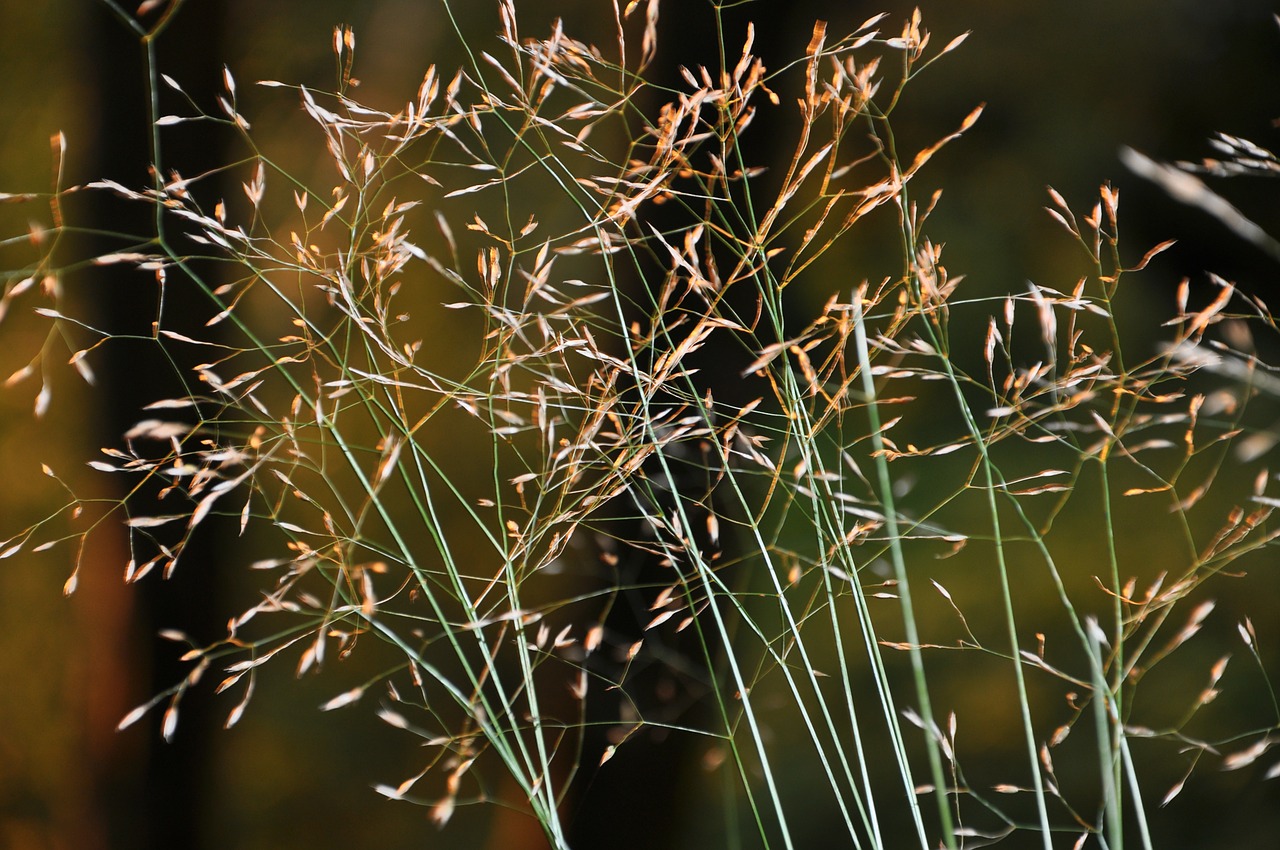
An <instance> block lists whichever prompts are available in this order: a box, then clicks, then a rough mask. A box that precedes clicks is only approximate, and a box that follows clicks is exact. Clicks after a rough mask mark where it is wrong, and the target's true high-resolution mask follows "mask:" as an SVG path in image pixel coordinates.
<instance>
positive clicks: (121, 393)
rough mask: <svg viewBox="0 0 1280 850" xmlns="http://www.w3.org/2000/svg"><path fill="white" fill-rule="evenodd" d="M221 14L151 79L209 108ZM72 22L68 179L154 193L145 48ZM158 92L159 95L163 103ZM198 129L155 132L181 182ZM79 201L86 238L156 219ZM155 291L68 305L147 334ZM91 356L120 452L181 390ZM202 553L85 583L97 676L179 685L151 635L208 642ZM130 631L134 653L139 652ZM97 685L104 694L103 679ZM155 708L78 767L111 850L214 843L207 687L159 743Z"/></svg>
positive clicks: (147, 370)
mask: <svg viewBox="0 0 1280 850" xmlns="http://www.w3.org/2000/svg"><path fill="white" fill-rule="evenodd" d="M166 5H167V4H166ZM224 15H225V10H224V8H223V6H222V5H221V4H217V3H189V4H187V5H186V6H185V7H184V8H182V9H180V10H179V11H178V13H177V15H176V16H175V18H174V20H173V22H172V25H171V26H170V28H169V29H168V30H166V31H165V32H164V33H163V34H162V35H161V36H160V37H159V38H158V40H157V42H156V48H157V55H158V58H159V66H160V70H161V71H162V72H163V73H167V74H169V75H170V76H172V77H173V78H175V79H178V80H182V81H183V87H184V89H185V90H186V91H187V92H188V93H189V94H190V95H191V96H192V97H193V98H194V99H195V100H196V102H197V103H200V104H201V105H202V106H205V107H207V108H215V107H214V103H215V96H216V95H217V94H218V93H220V91H221V74H220V59H221V57H222V56H223V54H224V46H225V45H224V36H225V27H224V25H223V17H224ZM156 18H157V14H156V13H154V12H153V13H151V14H150V15H148V16H147V17H146V18H145V19H144V21H143V22H144V24H151V23H153V22H154V21H155V20H156ZM81 20H82V22H83V26H85V27H86V28H87V32H86V33H85V34H84V35H83V39H84V42H85V43H86V44H87V45H88V51H87V52H88V54H89V57H88V58H89V63H90V71H91V76H90V77H89V79H90V80H91V85H92V86H93V87H94V88H93V90H92V92H91V93H88V94H87V95H86V101H87V103H88V104H90V108H91V109H95V110H96V113H97V114H96V116H95V117H96V119H97V136H96V144H94V145H93V146H92V151H91V153H90V156H89V159H88V161H86V162H82V163H79V164H78V167H77V172H78V173H79V174H87V175H89V178H88V179H102V178H110V179H113V180H116V181H118V182H120V183H122V184H124V185H126V186H129V187H142V186H148V185H151V183H152V179H153V178H152V177H151V176H150V173H149V168H150V165H151V152H150V148H149V128H148V114H147V102H146V96H147V90H146V73H147V72H146V61H145V53H144V47H143V45H142V44H140V42H139V38H138V36H137V34H136V33H135V32H132V31H130V30H129V29H128V28H127V27H126V26H124V25H123V24H122V22H120V21H119V20H117V19H115V18H114V17H113V16H112V15H111V14H110V12H109V11H108V10H107V9H106V8H105V7H104V6H103V5H101V4H93V6H92V13H89V14H85V15H82V16H81ZM170 94H171V93H170ZM164 95H165V93H164V92H162V93H161V96H162V98H163V97H164ZM162 102H163V100H162ZM198 126H199V127H201V128H202V129H201V130H200V131H199V134H198V135H197V134H166V139H165V146H164V150H163V157H164V162H165V163H166V164H167V165H168V166H174V167H178V168H179V169H180V170H181V171H182V172H183V173H184V174H198V173H201V172H203V171H204V170H206V169H208V168H210V167H212V166H214V165H216V164H218V163H219V162H220V161H221V157H222V153H223V148H222V145H220V144H219V143H218V139H217V137H216V136H215V135H213V134H211V133H210V132H209V130H208V127H209V125H207V124H201V125H198ZM170 136H172V138H170ZM206 188H208V187H206ZM85 202H86V208H85V210H84V217H83V218H82V219H81V222H80V223H82V224H83V226H85V227H87V228H90V229H92V230H94V231H96V232H101V233H116V234H118V233H127V234H139V235H142V234H148V233H151V232H152V231H153V224H152V215H153V211H152V210H151V209H149V208H147V207H146V206H145V205H142V204H138V203H126V202H124V201H122V200H120V199H117V198H114V197H110V196H107V195H106V194H105V193H89V194H88V195H86V196H85ZM86 249H87V250H91V251H93V252H94V253H95V254H98V253H102V252H106V251H115V250H121V249H122V245H121V244H120V242H119V241H117V240H113V239H111V238H101V239H99V240H96V241H95V242H94V243H93V244H90V245H87V246H86ZM184 283H185V281H183V280H181V279H180V278H179V277H178V276H177V275H171V279H170V283H169V286H168V292H167V295H166V300H167V304H166V311H167V313H166V315H167V316H171V317H173V316H176V317H181V319H180V320H181V321H184V322H185V321H191V322H192V323H193V324H197V325H198V324H202V321H201V319H202V317H203V316H204V315H205V314H206V313H207V312H208V308H207V304H204V303H201V301H200V300H199V299H200V296H199V295H193V294H192V293H190V287H184V285H183V284H184ZM155 287H156V284H155V281H154V280H149V279H147V278H145V277H144V276H143V275H142V274H141V273H140V272H138V271H137V270H135V269H131V268H129V267H128V266H127V265H126V264H116V265H108V266H104V267H101V268H95V269H94V270H93V275H92V286H90V287H85V288H84V289H85V291H83V292H78V293H77V296H78V297H81V298H83V299H84V300H85V303H86V308H87V309H86V312H88V313H89V314H90V315H93V316H95V317H96V318H97V319H98V320H99V321H100V326H101V327H104V328H107V329H110V330H111V331H112V332H113V333H130V334H138V335H141V336H142V337H144V338H145V337H146V336H147V335H148V334H150V333H151V327H150V325H151V322H152V320H153V319H154V318H155V310H156V291H155ZM184 290H185V291H184ZM102 352H103V356H104V359H105V362H101V363H100V365H99V373H100V375H101V379H102V381H103V382H104V385H103V386H102V387H101V393H100V397H101V398H102V399H103V400H104V401H103V404H102V406H101V408H100V409H98V410H96V411H94V412H95V414H96V415H95V416H94V417H93V427H94V434H93V439H94V440H95V441H96V444H97V445H100V446H119V445H121V444H122V441H123V440H122V435H123V434H124V433H125V431H127V430H128V429H129V428H130V427H131V426H132V425H134V424H135V423H136V422H137V421H138V420H139V419H141V418H145V414H144V413H143V411H142V407H143V406H144V405H146V404H148V403H150V402H152V401H155V400H157V399H161V398H168V397H173V396H175V395H180V394H181V387H180V385H178V383H177V375H175V374H174V372H173V370H172V368H171V367H170V365H169V364H168V363H166V362H165V361H164V360H163V359H162V358H161V356H160V351H159V349H158V347H157V346H155V345H154V344H151V343H147V342H135V341H132V340H131V341H129V342H127V343H126V342H123V341H117V342H115V343H114V344H111V345H108V346H105V347H104V348H103V349H102ZM185 365H187V364H179V367H180V368H181V367H183V366H185ZM119 479H120V480H119V482H118V483H117V486H119V487H120V488H121V490H120V492H119V495H120V496H123V495H124V489H123V488H124V487H127V486H130V485H132V484H133V483H134V482H133V481H131V480H126V479H124V477H123V476H120V477H119ZM113 533H114V532H113ZM123 544H124V541H123V540H122V539H119V538H115V542H113V543H111V544H109V545H107V546H106V547H105V549H106V551H98V552H97V553H96V555H95V558H94V563H93V564H92V566H91V569H92V570H93V571H94V572H95V573H100V574H105V576H107V581H113V582H117V583H118V582H119V581H120V578H119V576H120V575H121V574H122V572H123V567H124V562H125V560H126V559H127V557H128V553H127V552H126V551H125V546H124V545H123ZM201 544H202V545H194V546H192V547H190V548H189V549H188V550H187V553H186V555H185V556H184V559H183V562H182V563H181V564H180V566H179V568H178V570H177V571H176V573H175V574H174V576H173V577H172V578H171V579H169V580H162V579H161V578H160V576H159V575H158V574H156V573H153V574H152V575H150V576H148V577H147V578H145V579H144V580H143V581H142V582H141V583H140V586H139V587H138V588H136V589H134V588H125V589H124V592H123V593H121V592H120V588H119V587H116V588H114V589H109V588H106V587H105V585H106V583H107V581H104V580H102V579H101V578H100V577H99V576H95V577H94V580H95V581H96V582H97V583H98V584H100V585H103V586H102V587H95V588H94V589H93V592H92V593H86V594H84V602H83V604H84V605H85V606H87V608H86V610H85V611H84V615H83V618H84V621H85V623H86V625H87V627H88V630H89V637H88V639H89V641H90V643H91V645H92V646H93V647H94V653H95V654H97V655H100V656H102V658H101V659H100V660H98V661H95V662H94V666H95V668H99V669H103V670H107V669H111V670H113V671H114V672H113V676H116V677H118V676H121V675H125V671H124V670H123V669H121V668H123V667H125V666H128V665H132V666H133V667H134V670H133V671H132V673H133V675H132V678H133V679H134V680H135V681H141V683H142V684H141V685H140V689H141V690H142V691H143V693H142V698H143V699H146V698H148V697H149V696H150V695H152V694H155V693H158V692H160V691H162V690H164V689H166V688H168V687H171V686H173V685H174V684H176V683H177V682H179V681H181V679H182V678H183V676H184V675H185V674H186V673H187V672H188V670H189V665H186V664H182V663H179V661H178V658H179V656H180V655H181V654H182V652H183V650H184V649H185V647H183V646H182V645H181V644H175V643H172V642H168V641H162V640H160V639H159V638H157V637H156V632H157V631H158V630H159V629H166V628H169V629H178V630H181V631H183V632H185V633H187V634H189V635H191V636H192V637H193V638H195V639H196V640H200V641H208V640H212V639H214V638H216V637H218V636H219V635H220V634H221V633H222V632H223V630H224V627H223V624H222V623H221V621H220V619H219V614H218V610H219V606H218V605H217V604H216V599H217V597H218V595H219V589H220V582H221V579H220V578H219V573H220V570H219V565H218V547H217V546H216V544H215V541H214V540H212V539H209V535H207V534H206V535H204V539H203V540H202V541H201ZM122 597H124V598H123V599H122ZM130 599H132V600H133V601H134V603H135V604H136V611H135V612H134V613H135V616H134V619H135V620H136V622H137V628H136V630H135V631H134V632H133V635H134V637H133V638H132V639H130V636H129V634H128V632H129V629H128V627H127V626H126V625H124V624H122V623H121V622H120V621H121V620H122V619H123V617H124V616H126V613H125V612H128V611H129V610H130V609H129V600H130ZM117 606H120V607H117ZM139 634H140V635H141V642H142V645H141V647H139V646H137V645H136V642H137V640H138V638H137V637H136V636H137V635H139ZM100 684H101V687H103V688H105V687H109V685H108V684H107V683H106V682H102V683H100ZM118 702H119V700H112V701H111V703H116V704H118ZM89 709H90V712H91V716H90V718H89V721H90V723H91V724H92V726H93V730H94V735H97V734H98V732H99V731H100V730H101V727H102V726H103V724H108V723H109V724H111V726H114V724H115V723H117V722H118V721H119V716H118V715H116V716H112V717H104V716H101V715H100V714H98V713H97V712H95V709H94V706H92V705H91V706H90V707H89ZM160 713H161V712H160V711H157V712H155V713H154V716H153V717H149V718H148V720H147V721H144V722H142V723H139V724H137V725H136V726H135V727H133V728H130V729H129V730H127V731H126V732H125V733H123V734H122V735H121V737H122V738H124V739H125V741H123V742H121V743H120V744H119V745H118V746H117V747H115V748H111V747H104V748H103V749H99V748H97V747H95V748H94V749H93V750H92V757H93V759H94V764H92V765H90V766H89V768H90V771H91V772H93V774H94V777H95V781H96V785H97V787H98V792H99V796H100V800H101V802H102V806H103V809H104V811H105V812H106V813H107V817H108V818H109V821H110V834H111V836H112V838H111V842H110V843H111V846H114V847H121V848H124V847H130V848H156V850H160V848H166V850H170V849H171V848H188V849H189V850H201V848H205V847H209V846H211V845H210V844H209V839H208V835H209V830H208V829H207V828H206V825H207V824H208V823H209V820H210V818H211V817H213V815H212V813H211V812H210V811H209V809H208V803H209V800H210V796H211V795H210V793H209V786H210V782H211V773H212V761H213V758H212V756H213V746H212V745H213V739H212V738H211V735H210V733H211V732H212V731H213V730H214V729H216V728H217V726H218V718H215V717H213V716H212V711H211V706H210V704H209V693H208V689H202V690H201V691H200V692H193V693H191V694H190V695H189V696H188V697H187V698H186V699H184V700H183V703H182V711H181V721H180V723H179V725H178V731H177V734H176V736H175V737H174V739H173V741H172V742H170V743H167V744H166V743H164V742H163V741H162V740H161V738H160V736H159V733H158V729H157V726H158V719H159V716H160ZM107 728H111V727H110V726H109V727H107ZM129 748H136V749H141V750H143V751H144V752H145V753H146V757H145V759H144V760H142V765H143V766H142V768H141V769H140V770H137V769H135V770H134V771H132V772H128V771H125V772H123V773H122V762H121V759H122V758H124V757H123V756H121V754H120V750H121V749H129ZM112 750H114V751H115V752H114V757H112V756H113V754H112V753H111V752H110V751H112Z"/></svg>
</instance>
